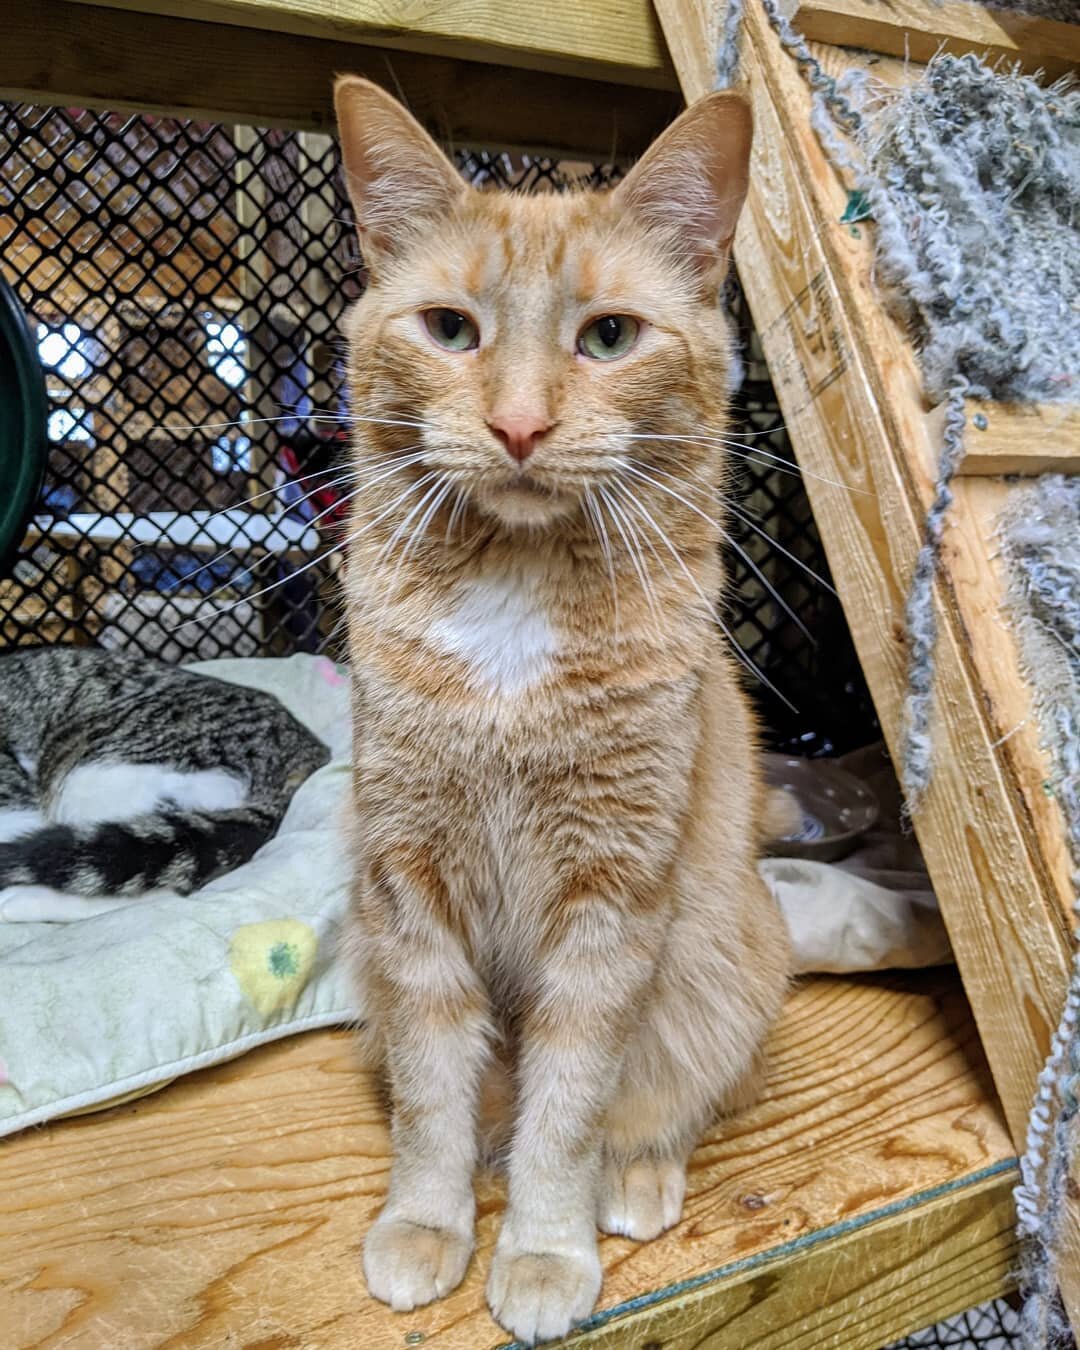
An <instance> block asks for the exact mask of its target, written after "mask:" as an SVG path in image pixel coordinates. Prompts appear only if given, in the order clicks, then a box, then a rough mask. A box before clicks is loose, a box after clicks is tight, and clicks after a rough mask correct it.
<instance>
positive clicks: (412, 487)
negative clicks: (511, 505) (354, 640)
mask: <svg viewBox="0 0 1080 1350" xmlns="http://www.w3.org/2000/svg"><path fill="white" fill-rule="evenodd" d="M432 476H433V475H432V474H425V475H424V476H423V477H422V478H419V479H417V480H416V481H415V482H413V483H410V484H409V485H408V486H407V487H406V488H404V489H403V490H402V491H401V492H399V493H398V495H397V497H395V498H394V500H393V501H392V502H391V503H390V505H389V506H387V507H384V508H383V510H382V511H380V512H379V514H378V515H377V516H375V517H374V518H373V519H371V520H369V521H368V522H367V524H366V525H363V526H361V528H360V529H358V530H354V531H353V532H352V534H350V535H349V536H348V537H347V538H345V539H343V540H341V542H340V543H338V544H335V545H333V547H331V548H328V549H327V550H326V551H325V552H324V553H320V554H319V556H318V557H317V558H312V559H311V560H310V561H309V562H306V563H305V564H304V565H303V567H298V568H296V569H295V570H294V571H292V572H290V573H289V575H288V576H287V577H280V578H279V579H278V580H277V581H274V582H271V583H270V585H269V586H264V587H263V588H262V590H260V591H256V592H255V593H254V594H253V595H241V596H240V597H238V599H236V600H234V601H233V603H232V604H231V605H225V606H224V607H223V608H221V609H217V610H214V611H213V612H212V613H211V614H206V615H203V614H197V615H195V616H194V617H192V618H190V619H186V620H185V621H184V622H183V623H179V624H177V625H176V627H175V628H173V629H172V630H171V631H172V632H174V633H175V632H178V631H179V630H180V629H181V628H187V627H189V626H190V625H191V624H195V623H205V622H206V621H207V620H209V619H216V618H220V617H221V616H222V615H223V614H229V613H230V612H231V611H232V610H234V609H236V608H237V606H238V605H242V604H245V603H250V602H251V601H253V600H257V599H258V598H259V597H260V596H261V595H266V594H267V593H268V592H269V591H273V590H276V589H277V587H278V586H284V585H285V583H286V582H288V581H292V580H293V578H295V577H299V576H303V574H304V573H305V572H308V571H310V570H311V568H313V567H317V566H318V565H319V563H321V562H325V561H326V559H327V558H329V557H331V556H332V555H333V554H335V553H338V552H340V551H342V550H343V549H346V548H348V547H349V545H350V544H352V543H354V542H355V541H356V540H357V539H359V538H360V536H361V535H363V534H366V533H367V532H368V530H370V529H372V528H373V527H374V526H376V525H378V523H379V522H380V521H381V520H384V519H385V518H386V517H387V516H388V515H390V514H391V512H393V511H395V510H397V508H398V507H399V506H400V505H401V503H402V502H403V501H404V499H405V498H406V497H407V496H409V494H410V493H412V492H415V491H416V489H417V488H418V487H419V486H420V485H421V484H423V483H426V482H427V481H428V480H429V478H430V477H432ZM271 556H273V555H271ZM216 593H220V592H216ZM207 599H208V600H212V599H213V596H212V595H211V596H207Z"/></svg>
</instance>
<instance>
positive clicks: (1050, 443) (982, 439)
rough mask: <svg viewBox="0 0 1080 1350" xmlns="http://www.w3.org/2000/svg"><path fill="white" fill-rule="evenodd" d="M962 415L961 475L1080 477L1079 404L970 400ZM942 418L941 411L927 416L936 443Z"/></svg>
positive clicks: (942, 407) (940, 408)
mask: <svg viewBox="0 0 1080 1350" xmlns="http://www.w3.org/2000/svg"><path fill="white" fill-rule="evenodd" d="M964 411H965V413H966V415H967V429H966V431H965V433H964V460H963V463H962V464H961V465H960V470H959V472H960V473H961V474H964V475H967V476H969V477H970V476H973V475H981V476H987V475H992V474H1002V473H1019V474H1036V473H1080V405H1077V404H1075V403H1071V404H1070V403H1041V404H1040V403H983V402H979V401H978V400H976V399H971V400H969V402H968V403H967V404H965V407H964ZM944 416H945V412H944V406H941V407H937V408H935V409H934V410H933V412H931V413H930V414H929V426H930V434H931V438H932V439H933V441H934V442H935V444H938V443H940V436H941V428H942V425H943V423H944Z"/></svg>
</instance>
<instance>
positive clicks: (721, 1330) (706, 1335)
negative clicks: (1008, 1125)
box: [562, 1168, 1017, 1350]
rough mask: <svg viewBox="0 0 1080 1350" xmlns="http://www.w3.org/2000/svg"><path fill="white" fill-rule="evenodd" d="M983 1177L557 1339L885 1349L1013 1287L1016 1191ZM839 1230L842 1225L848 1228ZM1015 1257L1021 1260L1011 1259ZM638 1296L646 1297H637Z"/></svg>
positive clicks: (998, 1175)
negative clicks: (715, 1282) (718, 1282)
mask: <svg viewBox="0 0 1080 1350" xmlns="http://www.w3.org/2000/svg"><path fill="white" fill-rule="evenodd" d="M1016 1175H1017V1174H1016V1173H1015V1172H1014V1171H1013V1170H1012V1169H1011V1168H1010V1169H1009V1170H1008V1171H1006V1172H994V1173H991V1174H989V1175H983V1176H982V1177H980V1178H978V1179H974V1180H972V1181H971V1182H970V1183H966V1184H962V1185H960V1186H958V1187H956V1188H955V1189H949V1190H945V1191H943V1192H941V1193H940V1194H934V1195H930V1196H927V1197H926V1198H923V1199H921V1200H920V1201H919V1203H918V1206H917V1209H916V1211H915V1212H914V1213H913V1212H912V1211H911V1210H903V1209H901V1210H899V1211H898V1212H895V1213H892V1214H887V1215H886V1214H882V1215H880V1216H878V1217H876V1218H873V1219H871V1220H869V1221H868V1222H867V1223H866V1224H865V1226H862V1225H853V1226H852V1228H851V1229H849V1230H847V1231H844V1232H835V1233H829V1234H822V1235H820V1236H821V1238H822V1240H821V1242H820V1243H814V1244H806V1245H803V1244H800V1243H798V1242H796V1243H792V1244H788V1249H786V1250H780V1251H778V1252H776V1253H775V1254H774V1255H768V1256H766V1257H765V1258H764V1259H762V1260H760V1261H758V1260H755V1259H754V1258H750V1259H749V1260H746V1261H744V1262H740V1263H739V1265H738V1268H736V1269H735V1270H733V1271H731V1272H730V1273H727V1274H720V1275H719V1279H720V1280H723V1282H724V1283H723V1287H722V1289H721V1290H720V1291H717V1290H716V1289H715V1288H714V1287H713V1286H712V1284H711V1283H709V1284H705V1285H704V1286H698V1287H693V1284H692V1282H688V1283H690V1284H691V1287H690V1288H689V1289H678V1290H677V1291H675V1292H673V1293H672V1294H670V1295H669V1296H668V1297H667V1298H665V1299H663V1300H662V1301H660V1302H659V1303H658V1304H656V1305H650V1304H646V1306H645V1307H643V1308H641V1309H639V1310H638V1311H636V1312H635V1313H634V1314H632V1315H631V1316H624V1317H615V1318H613V1319H612V1320H611V1322H610V1323H608V1324H605V1325H603V1326H602V1327H600V1328H598V1329H597V1330H595V1331H588V1332H583V1333H581V1334H580V1335H577V1336H570V1337H568V1338H567V1339H566V1340H565V1341H564V1342H562V1344H563V1345H564V1346H566V1347H567V1350H571V1347H575V1348H576V1347H581V1350H626V1347H627V1346H628V1345H633V1346H635V1347H637V1346H642V1347H646V1346H662V1347H663V1350H746V1347H749V1346H752V1347H753V1350H881V1346H883V1345H886V1344H888V1343H889V1342H891V1341H893V1340H894V1339H896V1338H897V1337H899V1336H906V1335H908V1334H909V1333H911V1332H916V1331H922V1330H923V1329H925V1328H926V1327H929V1326H933V1325H934V1324H935V1323H937V1322H939V1321H941V1320H942V1319H943V1318H945V1317H949V1316H951V1315H952V1314H954V1313H958V1312H962V1311H965V1310H966V1309H968V1308H971V1307H974V1306H975V1305H977V1304H979V1303H983V1302H986V1301H988V1300H990V1299H992V1298H998V1297H1000V1296H1001V1293H1002V1291H1003V1289H1006V1288H1008V1287H1010V1286H1011V1283H1012V1279H1013V1273H1012V1268H1011V1266H1010V1246H1011V1240H1012V1230H1013V1228H1014V1226H1015V1223H1016V1216H1015V1213H1014V1211H1013V1203H1012V1191H1011V1187H1012V1186H1013V1185H1014V1184H1015V1180H1016ZM841 1227H842V1225H841ZM1013 1260H1014V1261H1015V1257H1014V1258H1013ZM639 1301H640V1300H639Z"/></svg>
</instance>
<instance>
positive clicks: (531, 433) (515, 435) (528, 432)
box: [488, 413, 551, 464]
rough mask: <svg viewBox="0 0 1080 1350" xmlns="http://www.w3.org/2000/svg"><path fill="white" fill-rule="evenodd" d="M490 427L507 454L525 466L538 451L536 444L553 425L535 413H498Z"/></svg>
mask: <svg viewBox="0 0 1080 1350" xmlns="http://www.w3.org/2000/svg"><path fill="white" fill-rule="evenodd" d="M488 426H489V427H490V428H491V430H492V431H493V432H494V433H495V435H496V436H498V438H499V440H500V441H502V443H503V445H504V446H505V447H506V453H507V454H508V455H509V456H510V458H511V459H516V460H517V462H518V463H519V464H524V463H525V461H526V460H527V459H528V458H529V456H530V455H531V454H532V453H533V451H534V450H535V449H536V443H537V441H539V439H540V437H541V436H543V435H544V433H545V432H546V431H550V430H551V423H550V422H549V421H548V420H547V419H546V418H544V417H537V416H536V415H535V414H533V413H496V415H495V416H494V417H492V418H490V419H489V420H488Z"/></svg>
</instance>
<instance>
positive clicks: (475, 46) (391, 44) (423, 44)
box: [80, 0, 677, 89]
mask: <svg viewBox="0 0 1080 1350" xmlns="http://www.w3.org/2000/svg"><path fill="white" fill-rule="evenodd" d="M80 3H97V4H105V5H108V6H110V7H112V8H116V9H125V10H130V11H131V12H133V13H138V14H154V15H160V16H163V17H167V18H174V19H201V20H203V21H204V22H207V23H215V24H230V25H236V24H238V25H241V26H242V27H246V28H256V29H259V30H260V31H262V32H276V33H293V34H297V35H299V36H303V37H317V38H330V39H332V40H333V41H335V42H360V43H364V44H366V45H368V46H373V47H387V48H393V49H396V50H399V51H412V52H422V53H426V54H428V55H435V56H447V57H451V58H454V59H456V60H466V61H480V62H484V63H491V64H495V65H507V66H513V67H517V68H521V69H526V70H544V71H550V72H554V73H556V74H562V75H579V76H585V77H587V78H589V79H598V80H612V81H614V82H615V83H617V84H631V85H645V86H648V87H651V88H654V89H675V88H677V81H676V79H675V72H674V70H673V69H672V66H671V61H670V59H669V58H668V54H667V48H666V46H665V45H664V40H663V37H662V36H661V33H660V25H659V24H658V23H657V20H656V14H655V12H654V11H653V7H652V5H651V4H650V3H649V0H589V3H588V4H587V5H583V4H581V3H580V0H545V3H544V4H543V5H522V4H519V3H518V0H440V3H439V4H415V3H409V0H80Z"/></svg>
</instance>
